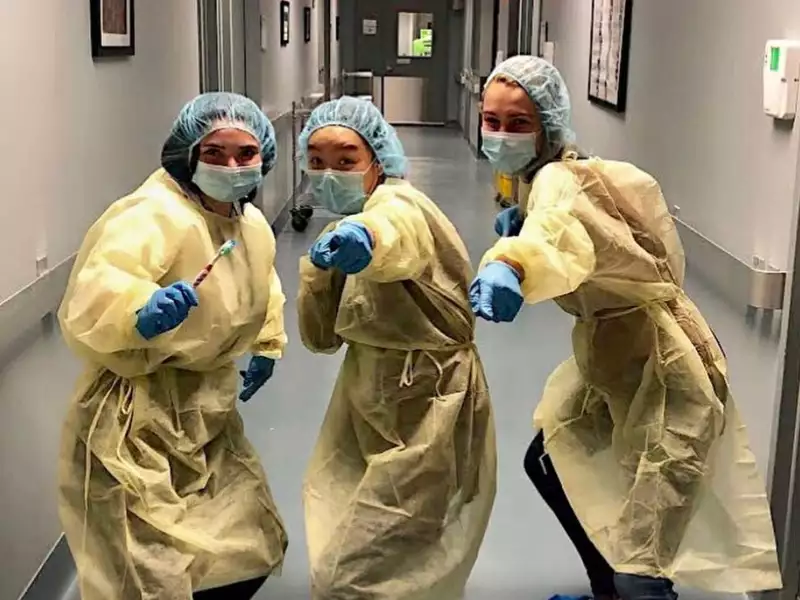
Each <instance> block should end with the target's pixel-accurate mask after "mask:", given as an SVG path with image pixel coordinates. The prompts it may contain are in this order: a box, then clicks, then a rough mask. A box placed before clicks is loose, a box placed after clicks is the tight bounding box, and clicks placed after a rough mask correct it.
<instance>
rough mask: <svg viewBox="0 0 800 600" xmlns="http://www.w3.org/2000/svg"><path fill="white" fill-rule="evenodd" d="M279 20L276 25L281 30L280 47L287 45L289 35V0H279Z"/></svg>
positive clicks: (290, 15) (290, 8)
mask: <svg viewBox="0 0 800 600" xmlns="http://www.w3.org/2000/svg"><path fill="white" fill-rule="evenodd" d="M280 15H281V18H280V19H278V23H279V25H280V28H281V32H280V33H281V37H280V40H281V47H283V46H288V45H289V39H290V38H289V34H290V25H291V21H292V7H291V5H290V4H289V0H281V12H280Z"/></svg>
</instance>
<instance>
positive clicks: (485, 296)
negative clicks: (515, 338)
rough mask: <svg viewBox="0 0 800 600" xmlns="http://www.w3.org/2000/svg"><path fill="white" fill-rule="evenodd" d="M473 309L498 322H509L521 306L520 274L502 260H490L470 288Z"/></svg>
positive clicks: (482, 315)
mask: <svg viewBox="0 0 800 600" xmlns="http://www.w3.org/2000/svg"><path fill="white" fill-rule="evenodd" d="M469 301H470V304H471V305H472V312H474V313H475V314H476V315H477V316H479V317H481V318H482V319H486V320H487V321H494V322H495V323H500V322H505V323H510V322H511V321H513V320H514V318H515V317H516V316H517V314H518V313H519V311H520V309H521V308H522V302H523V298H522V289H521V288H520V285H519V274H518V273H517V272H516V271H515V270H514V269H513V268H511V267H510V266H509V265H507V264H505V263H503V262H490V263H489V264H487V265H486V266H485V267H484V268H483V269H481V271H480V273H478V276H477V277H476V278H475V280H474V281H473V282H472V285H471V286H470V288H469Z"/></svg>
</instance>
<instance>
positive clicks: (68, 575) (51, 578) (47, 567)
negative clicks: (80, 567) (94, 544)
mask: <svg viewBox="0 0 800 600" xmlns="http://www.w3.org/2000/svg"><path fill="white" fill-rule="evenodd" d="M75 575H76V570H75V561H74V560H73V559H72V554H71V553H70V551H69V546H68V545H67V538H66V537H64V535H63V534H62V535H61V537H59V538H58V541H57V542H56V543H55V546H53V549H52V550H51V551H50V554H48V556H47V558H46V559H45V561H44V562H43V563H42V566H41V567H40V568H39V571H38V572H37V573H36V575H35V576H34V578H33V580H32V581H31V582H30V583H29V584H28V587H27V588H26V589H25V591H24V592H22V595H21V596H20V600H61V599H65V598H67V594H68V593H69V592H70V589H71V588H72V586H73V583H74V581H75Z"/></svg>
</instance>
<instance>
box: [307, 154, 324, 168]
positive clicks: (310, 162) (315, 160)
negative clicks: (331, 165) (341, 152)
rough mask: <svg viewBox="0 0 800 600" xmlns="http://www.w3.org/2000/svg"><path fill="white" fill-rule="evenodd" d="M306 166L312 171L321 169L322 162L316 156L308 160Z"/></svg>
mask: <svg viewBox="0 0 800 600" xmlns="http://www.w3.org/2000/svg"><path fill="white" fill-rule="evenodd" d="M308 166H309V167H311V168H312V169H321V168H322V160H321V159H320V158H319V157H318V156H312V157H311V158H309V159H308Z"/></svg>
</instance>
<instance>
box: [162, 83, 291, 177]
mask: <svg viewBox="0 0 800 600" xmlns="http://www.w3.org/2000/svg"><path fill="white" fill-rule="evenodd" d="M229 127H231V128H235V129H241V130H242V131H246V132H247V133H249V134H250V135H252V136H253V137H255V138H256V139H257V140H258V142H259V144H260V145H261V159H262V161H263V167H262V172H263V173H264V175H266V174H267V173H268V172H269V171H270V170H271V169H272V167H273V166H275V158H276V154H277V149H276V145H275V130H274V129H273V127H272V123H270V120H269V119H268V118H267V115H265V114H264V113H263V112H262V110H261V109H260V108H259V107H258V105H257V104H256V103H255V102H253V101H252V100H250V99H249V98H245V97H244V96H240V95H239V94H231V93H228V92H212V93H208V94H200V95H199V96H197V97H196V98H195V99H194V100H192V101H191V102H189V103H188V104H187V105H186V106H184V107H183V109H182V110H181V112H180V114H179V115H178V118H177V119H176V120H175V123H174V124H173V125H172V131H171V132H170V134H169V137H168V138H167V141H166V142H164V148H163V149H162V150H161V165H162V166H163V167H164V169H166V171H167V173H169V174H170V175H172V177H174V178H175V179H176V180H177V181H180V182H181V183H189V182H190V181H191V180H192V175H193V174H194V169H195V167H196V165H197V152H196V148H197V146H198V144H199V143H200V141H201V140H202V139H203V138H205V137H206V136H207V135H208V134H210V133H213V132H214V131H217V130H219V129H225V128H229Z"/></svg>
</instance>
